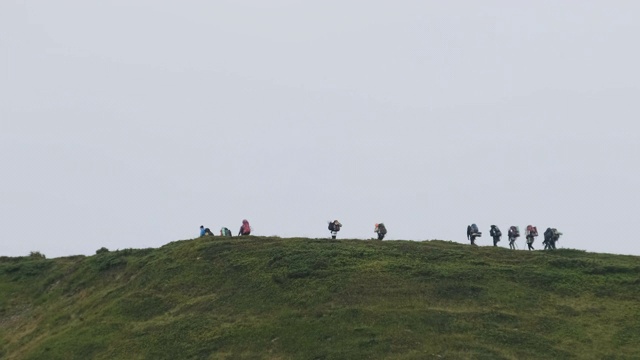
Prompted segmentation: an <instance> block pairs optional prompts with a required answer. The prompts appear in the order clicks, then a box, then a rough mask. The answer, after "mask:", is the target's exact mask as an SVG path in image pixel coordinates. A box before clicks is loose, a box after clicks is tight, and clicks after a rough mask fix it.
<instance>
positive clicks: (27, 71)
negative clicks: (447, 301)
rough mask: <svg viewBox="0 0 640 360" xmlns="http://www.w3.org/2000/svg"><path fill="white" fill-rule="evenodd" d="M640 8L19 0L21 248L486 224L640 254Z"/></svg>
mask: <svg viewBox="0 0 640 360" xmlns="http://www.w3.org/2000/svg"><path fill="white" fill-rule="evenodd" d="M639 18H640V4H638V3H637V2H634V1H589V0H587V1H528V2H525V1H522V2H519V1H507V0H504V1H314V2H311V1H284V0H272V1H252V0H248V1H235V0H234V1H223V0H218V1H209V0H207V1H205V0H185V1H163V0H162V1H158V0H154V1H151V0H111V1H86V0H57V1H49V0H26V1H17V0H3V1H0V171H1V177H0V179H1V180H0V181H1V185H0V256H22V255H27V254H28V253H29V252H30V251H40V252H42V253H44V254H45V255H46V256H48V257H58V256H68V255H76V254H86V255H91V254H94V253H95V251H96V250H97V249H99V248H101V247H103V246H104V247H107V248H109V249H110V250H115V249H123V248H145V247H159V246H162V245H163V244H166V243H168V242H171V241H174V240H179V239H188V238H194V237H197V236H198V235H199V232H198V228H199V226H200V225H205V226H206V227H210V228H211V229H212V230H213V231H214V232H215V233H218V231H219V229H220V227H222V226H226V227H229V228H230V229H232V231H234V233H237V231H238V228H239V227H240V225H241V221H242V219H243V218H246V219H248V220H249V221H250V222H251V225H252V226H253V228H254V233H255V234H256V235H267V236H270V235H278V236H282V237H293V236H305V237H328V236H329V231H328V230H327V221H329V220H333V219H339V220H340V221H341V222H342V223H343V224H344V227H343V229H342V231H341V232H340V234H339V235H338V237H339V238H361V239H368V238H371V237H373V236H374V235H375V234H374V233H373V227H374V223H376V222H381V221H382V222H384V223H385V224H386V225H387V228H388V230H389V234H388V235H387V238H388V239H390V240H396V239H406V240H426V239H444V240H453V241H457V242H461V243H468V242H467V240H466V227H467V225H468V224H470V223H472V222H475V223H477V224H478V225H479V226H480V228H481V230H483V231H484V232H485V233H486V234H485V236H484V237H482V238H480V239H479V241H478V242H479V244H481V245H489V244H490V243H491V241H490V239H489V238H488V230H489V226H490V225H492V224H496V225H498V226H500V227H501V228H502V230H503V232H505V233H506V230H507V229H508V227H509V225H519V226H520V227H521V229H523V228H524V227H525V226H526V225H527V224H533V225H536V226H537V227H538V229H539V230H541V231H544V229H546V228H547V227H557V228H558V229H559V230H560V231H562V232H564V237H562V238H561V239H560V241H559V243H558V245H559V246H560V247H568V248H576V249H584V250H588V251H597V252H611V253H622V254H635V255H640V242H639V241H638V240H637V239H636V234H635V227H636V225H637V217H638V215H639V214H640V196H639V191H638V184H639V183H640V172H639V165H640V161H639V160H638V155H639V154H640V145H639V144H640V135H639V130H640V124H639V122H638V119H639V118H640V108H639V106H640V102H639V100H640V86H639V84H640V70H639V64H640V50H639V48H638V45H637V44H638V39H639V38H640V21H638V19H639ZM541 241H542V239H540V238H539V239H538V240H537V241H536V244H535V245H534V246H536V248H537V249H539V248H541V244H540V242H541ZM507 242H508V241H507V240H506V239H503V241H502V243H501V246H503V247H507ZM518 242H519V243H520V248H521V249H522V248H523V247H524V240H523V239H522V238H521V239H520V240H519V241H518Z"/></svg>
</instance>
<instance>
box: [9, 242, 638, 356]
mask: <svg viewBox="0 0 640 360" xmlns="http://www.w3.org/2000/svg"><path fill="white" fill-rule="evenodd" d="M639 295H640V261H639V259H638V258H637V257H633V256H620V255H606V254H590V253H585V252H581V251H576V250H558V251H555V252H552V253H550V252H526V251H510V250H508V249H504V248H491V247H480V248H473V247H470V246H468V245H460V244H455V243H448V242H442V241H429V242H408V241H389V242H378V241H348V240H339V241H332V240H313V239H277V238H243V239H238V238H233V239H223V238H218V237H215V238H202V239H196V240H187V241H178V242H173V243H170V244H168V245H166V246H164V247H162V248H159V249H143V250H122V251H114V252H109V253H103V254H99V255H95V256H91V257H83V256H77V257H68V258H58V259H53V260H43V259H40V260H39V259H31V258H6V257H5V258H0V358H6V359H47V360H48V359H65V360H66V359H82V360H85V359H217V358H234V359H236V358H239V359H242V358H246V359H251V358H273V359H371V358H384V359H429V358H438V359H439V358H455V359H464V358H473V359H483V358H484V359H502V358H504V359H536V358H540V359H551V358H554V359H558V358H562V359H571V358H576V359H605V358H610V359H632V358H635V359H637V358H640V305H639V302H638V298H639Z"/></svg>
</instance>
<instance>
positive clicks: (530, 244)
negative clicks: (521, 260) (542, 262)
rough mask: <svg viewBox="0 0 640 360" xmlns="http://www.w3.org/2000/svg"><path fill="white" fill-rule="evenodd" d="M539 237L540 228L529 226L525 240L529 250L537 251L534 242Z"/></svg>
mask: <svg viewBox="0 0 640 360" xmlns="http://www.w3.org/2000/svg"><path fill="white" fill-rule="evenodd" d="M536 236H538V228H536V227H535V226H533V225H527V231H526V233H525V238H526V239H527V246H528V250H535V249H534V248H533V240H534V238H535V237H536Z"/></svg>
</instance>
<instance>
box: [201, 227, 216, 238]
mask: <svg viewBox="0 0 640 360" xmlns="http://www.w3.org/2000/svg"><path fill="white" fill-rule="evenodd" d="M205 235H211V236H213V233H212V232H211V230H209V228H205V227H204V226H203V225H200V237H203V236H205Z"/></svg>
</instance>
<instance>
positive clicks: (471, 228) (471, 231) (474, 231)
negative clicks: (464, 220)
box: [467, 224, 482, 246]
mask: <svg viewBox="0 0 640 360" xmlns="http://www.w3.org/2000/svg"><path fill="white" fill-rule="evenodd" d="M480 236H482V233H481V232H480V230H479V229H478V225H476V224H471V225H468V226H467V239H468V240H470V241H471V245H475V246H477V245H476V242H475V240H476V238H477V237H480Z"/></svg>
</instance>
